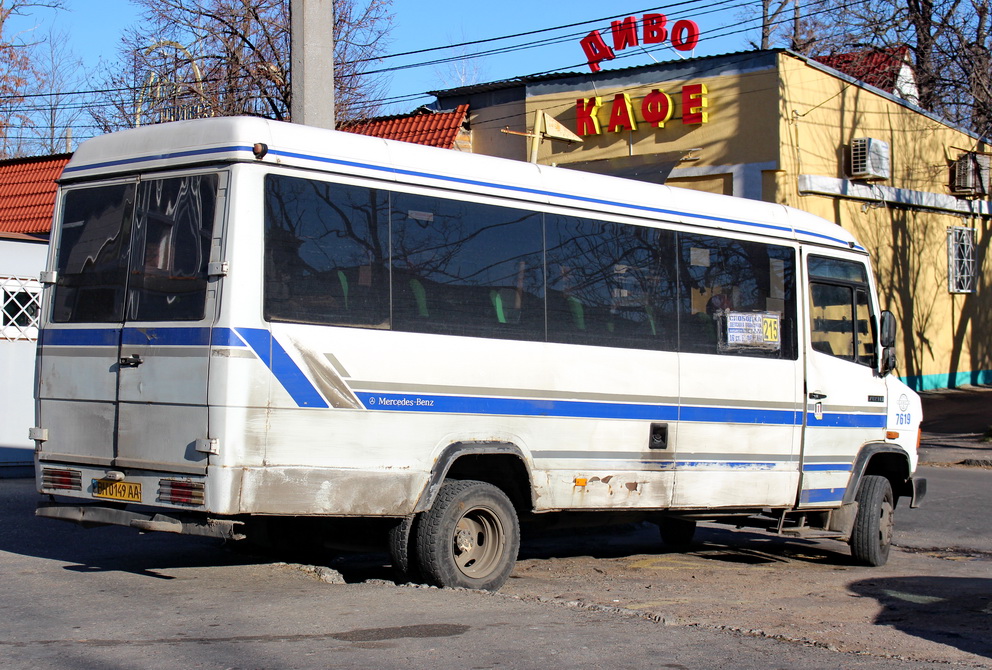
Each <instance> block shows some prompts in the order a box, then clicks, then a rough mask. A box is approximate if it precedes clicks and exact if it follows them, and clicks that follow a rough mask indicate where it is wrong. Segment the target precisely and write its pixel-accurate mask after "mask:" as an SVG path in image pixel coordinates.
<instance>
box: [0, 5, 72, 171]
mask: <svg viewBox="0 0 992 670" xmlns="http://www.w3.org/2000/svg"><path fill="white" fill-rule="evenodd" d="M61 6H62V3H61V0H49V1H44V0H0V156H11V155H17V154H20V153H22V152H23V148H22V145H23V144H24V141H25V140H26V139H27V138H25V136H24V132H25V129H26V128H29V127H30V124H31V118H30V116H29V115H28V114H27V113H26V111H25V110H24V109H23V107H22V105H23V103H24V100H25V96H26V95H29V94H30V93H32V92H33V91H32V90H31V84H32V82H34V81H35V80H36V78H37V71H36V69H35V67H34V65H33V63H32V59H31V49H32V47H33V46H34V44H33V43H32V42H29V41H27V40H26V39H24V36H23V35H15V36H11V35H9V34H8V33H9V23H8V21H9V19H10V17H12V16H19V15H23V14H25V13H27V12H28V10H31V9H35V8H40V7H47V8H51V9H57V8H60V7H61Z"/></svg>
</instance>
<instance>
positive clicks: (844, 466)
mask: <svg viewBox="0 0 992 670" xmlns="http://www.w3.org/2000/svg"><path fill="white" fill-rule="evenodd" d="M853 469H854V467H853V466H852V465H851V464H850V463H804V464H803V472H850V471H851V470H853Z"/></svg>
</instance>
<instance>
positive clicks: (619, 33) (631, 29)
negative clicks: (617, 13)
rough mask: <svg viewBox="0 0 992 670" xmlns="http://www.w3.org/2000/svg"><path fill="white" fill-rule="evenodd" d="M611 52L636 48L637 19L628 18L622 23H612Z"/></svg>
mask: <svg viewBox="0 0 992 670" xmlns="http://www.w3.org/2000/svg"><path fill="white" fill-rule="evenodd" d="M610 26H611V27H612V28H613V50H614V51H623V50H624V49H626V48H627V47H636V46H637V19H635V18H634V17H633V16H628V17H627V18H625V19H624V20H623V21H612V22H610Z"/></svg>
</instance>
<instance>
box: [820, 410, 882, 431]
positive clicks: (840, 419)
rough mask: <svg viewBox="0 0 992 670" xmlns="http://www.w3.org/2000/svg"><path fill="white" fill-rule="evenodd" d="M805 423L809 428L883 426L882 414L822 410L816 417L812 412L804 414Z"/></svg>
mask: <svg viewBox="0 0 992 670" xmlns="http://www.w3.org/2000/svg"><path fill="white" fill-rule="evenodd" d="M806 425H807V426H809V427H810V428H885V425H886V416H885V415H884V414H837V413H832V412H824V414H823V417H822V418H820V419H817V418H816V415H815V414H813V413H812V412H809V413H807V414H806Z"/></svg>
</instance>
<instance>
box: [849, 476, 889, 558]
mask: <svg viewBox="0 0 992 670" xmlns="http://www.w3.org/2000/svg"><path fill="white" fill-rule="evenodd" d="M855 499H856V500H857V501H858V515H857V517H855V520H854V529H853V530H852V532H851V541H850V542H851V556H853V557H854V559H855V560H856V561H858V562H859V563H864V564H865V565H872V566H879V565H885V562H886V561H888V560H889V549H890V548H891V546H892V526H893V512H894V510H895V499H894V497H893V495H892V485H891V484H889V480H888V479H886V478H885V477H880V476H878V475H867V476H866V477H864V478H863V479H862V480H861V485H860V487H859V488H858V495H857V497H856V498H855Z"/></svg>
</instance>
